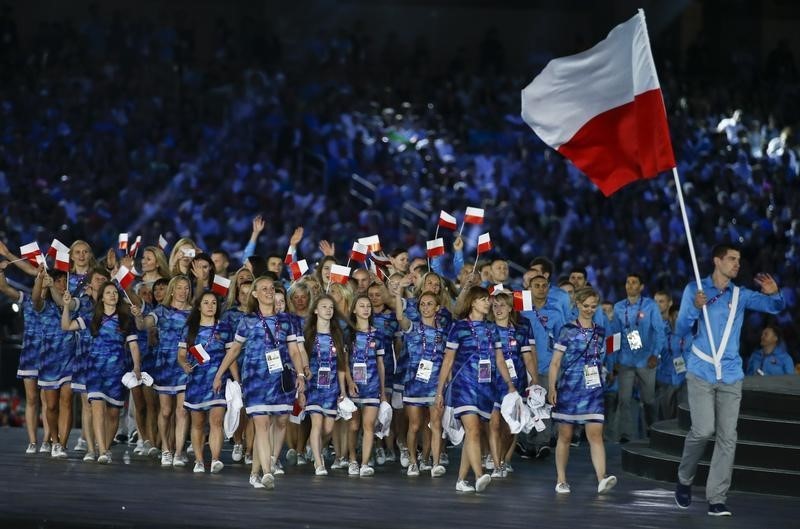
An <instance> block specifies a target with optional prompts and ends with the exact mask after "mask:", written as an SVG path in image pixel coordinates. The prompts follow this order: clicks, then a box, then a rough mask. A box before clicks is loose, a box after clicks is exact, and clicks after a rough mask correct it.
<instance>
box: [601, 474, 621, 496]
mask: <svg viewBox="0 0 800 529" xmlns="http://www.w3.org/2000/svg"><path fill="white" fill-rule="evenodd" d="M616 484H617V477H616V476H606V477H604V478H603V479H601V480H600V483H598V484H597V493H598V494H605V493H606V492H608V491H610V490H611V489H613V488H614V485H616Z"/></svg>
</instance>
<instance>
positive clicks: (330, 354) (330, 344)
mask: <svg viewBox="0 0 800 529" xmlns="http://www.w3.org/2000/svg"><path fill="white" fill-rule="evenodd" d="M314 352H315V353H316V354H317V357H318V358H319V363H320V365H322V364H324V365H327V366H330V365H331V362H332V361H333V355H334V353H335V352H336V346H335V345H333V337H332V336H328V359H327V361H326V362H323V358H322V354H320V346H319V333H317V335H316V336H315V337H314Z"/></svg>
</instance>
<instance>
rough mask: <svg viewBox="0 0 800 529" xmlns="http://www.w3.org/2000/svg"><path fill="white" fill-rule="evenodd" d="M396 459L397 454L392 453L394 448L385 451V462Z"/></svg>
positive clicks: (392, 461) (391, 461)
mask: <svg viewBox="0 0 800 529" xmlns="http://www.w3.org/2000/svg"><path fill="white" fill-rule="evenodd" d="M395 461H397V456H396V455H395V453H394V450H387V451H386V462H387V463H394V462H395Z"/></svg>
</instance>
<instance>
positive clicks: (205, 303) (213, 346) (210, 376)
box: [178, 292, 239, 474]
mask: <svg viewBox="0 0 800 529" xmlns="http://www.w3.org/2000/svg"><path fill="white" fill-rule="evenodd" d="M220 309H221V303H220V302H219V300H218V299H217V296H216V294H214V293H213V292H205V293H203V294H202V295H201V296H200V297H199V298H198V299H197V300H196V301H195V302H194V305H193V307H192V312H191V313H190V314H189V317H188V318H187V319H186V327H184V330H183V335H182V336H181V341H180V342H178V363H179V364H180V366H181V367H182V368H183V371H184V372H185V373H186V374H187V375H188V376H189V379H188V380H187V381H186V393H185V395H184V399H183V405H184V407H185V408H187V409H188V410H190V412H191V415H192V435H191V439H192V446H193V447H194V454H195V464H194V472H196V473H203V472H205V464H204V463H203V445H204V443H203V440H204V439H205V426H206V421H207V420H208V422H209V432H208V446H209V448H210V449H211V473H212V474H216V473H218V472H219V471H220V470H222V468H223V467H224V466H225V465H223V463H222V461H220V459H219V457H220V453H221V452H222V440H223V432H222V420H223V419H224V418H225V409H226V407H227V403H226V401H225V392H224V390H222V391H214V388H213V385H214V375H215V374H216V372H217V370H218V369H219V365H220V363H221V362H222V359H223V358H224V357H225V352H226V349H228V348H229V347H230V342H231V340H232V331H231V328H230V327H229V326H228V324H227V323H226V322H225V321H220V318H219V316H220V312H221V310H220ZM187 351H191V352H192V358H191V363H190V362H189V359H188V356H187ZM231 369H233V370H236V371H237V376H236V377H234V378H239V377H238V369H237V368H236V364H235V363H234V364H233V365H232V366H231ZM226 378H227V377H225V376H223V380H225V379H226Z"/></svg>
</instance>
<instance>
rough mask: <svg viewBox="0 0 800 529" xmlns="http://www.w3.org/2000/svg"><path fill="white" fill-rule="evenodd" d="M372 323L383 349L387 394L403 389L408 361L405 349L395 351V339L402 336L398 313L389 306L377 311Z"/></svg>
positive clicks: (380, 347) (379, 345)
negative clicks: (404, 352)
mask: <svg viewBox="0 0 800 529" xmlns="http://www.w3.org/2000/svg"><path fill="white" fill-rule="evenodd" d="M372 323H373V325H374V326H375V330H376V332H377V333H378V341H379V344H378V348H379V349H383V351H384V353H385V354H384V355H383V371H384V381H383V389H384V393H385V394H386V395H391V394H392V391H400V392H402V391H403V378H404V377H405V370H406V368H407V366H408V361H407V359H406V358H405V357H404V355H403V351H395V347H394V339H395V338H396V337H400V336H402V332H401V331H400V325H399V324H398V323H397V315H396V314H395V313H394V311H393V310H389V309H388V308H386V309H384V310H383V312H376V313H375V314H374V315H373V316H372Z"/></svg>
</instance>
